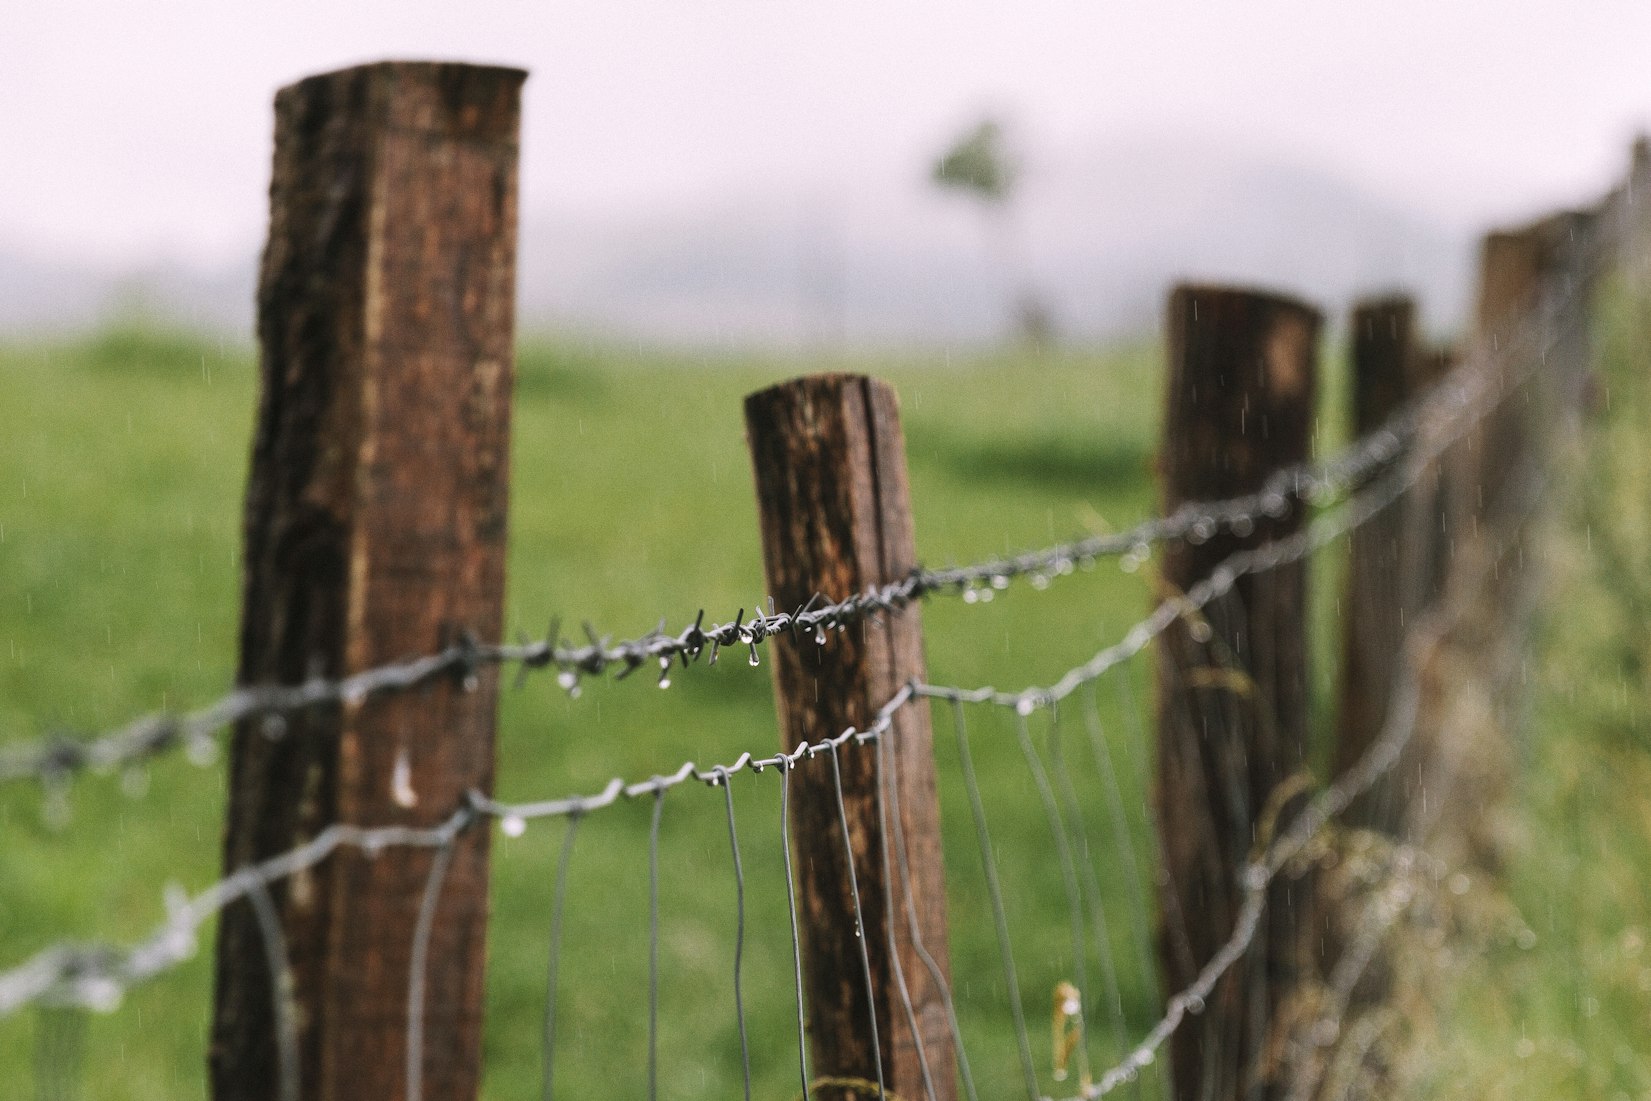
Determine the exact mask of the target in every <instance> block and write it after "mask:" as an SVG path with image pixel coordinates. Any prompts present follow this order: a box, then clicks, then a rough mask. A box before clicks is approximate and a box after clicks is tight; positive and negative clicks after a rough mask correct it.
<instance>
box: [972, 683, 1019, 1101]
mask: <svg viewBox="0 0 1651 1101" xmlns="http://www.w3.org/2000/svg"><path fill="white" fill-rule="evenodd" d="M952 722H953V730H954V732H955V733H956V736H957V759H958V765H959V768H960V769H961V771H962V773H963V787H964V790H966V791H967V792H968V795H969V814H970V815H971V816H972V817H973V819H974V823H975V839H976V841H977V842H979V846H980V866H981V872H982V874H983V876H984V877H985V880H986V893H987V896H988V897H989V899H990V900H991V904H992V927H993V929H994V930H995V931H996V933H997V944H998V955H999V957H1000V958H1001V960H1002V963H1003V979H1004V982H1005V983H1006V984H1007V985H1008V995H1009V1010H1010V1013H1011V1015H1012V1016H1013V1019H1014V1022H1015V1042H1016V1043H1017V1044H1018V1045H1019V1050H1020V1068H1021V1073H1022V1074H1023V1075H1024V1076H1025V1079H1026V1082H1025V1084H1026V1096H1027V1098H1028V1101H1039V1097H1040V1094H1039V1091H1038V1072H1037V1070H1036V1069H1035V1068H1034V1067H1033V1065H1032V1043H1031V1039H1030V1037H1029V1036H1028V1035H1027V1032H1026V1010H1025V1007H1023V1006H1022V1005H1021V998H1020V979H1019V978H1018V977H1017V976H1016V974H1015V952H1014V946H1013V944H1011V942H1010V940H1009V915H1008V914H1007V913H1006V912H1005V910H1004V907H1003V886H1002V884H1001V883H999V882H998V874H997V858H996V857H994V856H993V855H992V833H991V830H990V829H989V828H988V827H987V825H986V806H985V804H984V803H983V802H982V801H981V798H980V781H979V779H978V778H977V777H976V776H975V764H974V758H973V757H972V756H971V755H970V753H969V730H968V721H967V720H966V719H965V718H964V716H963V706H962V704H961V702H960V701H956V700H954V701H953V702H952Z"/></svg>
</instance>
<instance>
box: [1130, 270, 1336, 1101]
mask: <svg viewBox="0 0 1651 1101" xmlns="http://www.w3.org/2000/svg"><path fill="white" fill-rule="evenodd" d="M1319 324H1320V322H1319V315H1318V313H1317V312H1316V311H1315V310H1313V309H1312V308H1311V307H1309V306H1307V305H1304V304H1302V303H1300V302H1296V301H1293V300H1291V299H1287V298H1281V297H1276V296H1273V295H1267V294H1258V293H1252V292H1247V291H1239V290H1230V289H1226V288H1220V287H1189V286H1182V287H1178V288H1176V289H1175V290H1174V291H1173V292H1172V293H1171V295H1170V300H1169V318H1168V334H1167V337H1168V348H1169V370H1168V387H1167V402H1166V407H1165V420H1164V443H1163V451H1162V455H1161V458H1160V475H1161V479H1162V493H1163V509H1164V512H1165V513H1166V514H1167V513H1169V512H1172V511H1173V510H1174V509H1176V508H1177V507H1178V506H1180V505H1181V504H1183V503H1184V502H1188V501H1213V500H1220V499H1223V498H1227V497H1233V496H1237V495H1240V494H1245V493H1252V492H1255V491H1257V490H1259V489H1260V488H1261V486H1262V484H1263V483H1264V482H1265V480H1266V479H1267V476H1268V475H1269V474H1271V473H1272V472H1273V471H1275V470H1277V469H1278V468H1280V467H1283V466H1288V465H1290V464H1292V463H1298V462H1301V461H1303V460H1305V459H1306V458H1307V454H1308V447H1309V439H1310V435H1311V424H1312V415H1313V396H1314V388H1315V375H1316V372H1317V359H1316V357H1317V344H1318V332H1319ZM1301 521H1302V511H1301V508H1300V507H1299V505H1297V504H1296V503H1295V502H1291V503H1290V504H1289V506H1288V507H1287V509H1286V510H1285V511H1284V512H1283V514H1282V515H1280V516H1276V517H1267V516H1263V517H1259V518H1257V519H1256V520H1255V522H1254V524H1253V525H1252V528H1251V530H1247V531H1244V530H1241V531H1237V532H1235V531H1233V530H1231V529H1226V530H1223V531H1220V532H1219V533H1217V534H1216V535H1214V536H1213V537H1212V538H1210V539H1208V540H1206V541H1204V542H1202V543H1193V542H1190V541H1187V542H1176V543H1172V544H1170V546H1169V547H1168V548H1167V550H1166V552H1165V556H1164V566H1163V571H1164V581H1165V582H1166V584H1167V585H1168V586H1169V587H1171V588H1172V589H1178V590H1183V591H1184V590H1186V589H1189V588H1191V587H1192V586H1193V585H1194V584H1195V583H1196V582H1198V581H1200V580H1201V579H1203V578H1205V577H1207V576H1208V575H1209V574H1210V573H1211V572H1212V571H1213V570H1214V568H1215V567H1216V566H1217V565H1218V564H1219V563H1221V562H1222V561H1223V560H1224V559H1226V558H1227V557H1228V556H1230V555H1231V554H1233V553H1235V552H1236V551H1238V550H1240V549H1242V548H1244V547H1247V546H1254V545H1257V544H1260V543H1265V542H1269V541H1271V540H1274V539H1278V538H1280V537H1283V536H1286V535H1288V534H1290V533H1291V532H1293V531H1295V530H1297V528H1298V527H1299V526H1300V524H1301ZM1306 595H1307V594H1306V568H1305V564H1304V563H1302V562H1296V563H1293V564H1289V565H1284V566H1279V567H1277V568H1274V569H1271V570H1267V571H1265V572H1262V573H1258V574H1255V575H1251V576H1248V577H1244V578H1242V579H1240V580H1239V582H1238V584H1237V586H1236V588H1235V589H1234V591H1233V592H1232V593H1230V594H1228V595H1227V596H1225V597H1221V598H1218V599H1217V600H1215V601H1214V602H1212V603H1211V604H1210V605H1209V606H1208V607H1206V608H1205V610H1204V612H1203V616H1202V619H1203V621H1205V622H1204V623H1198V622H1189V621H1188V620H1185V619H1183V620H1182V621H1180V622H1178V623H1177V624H1176V625H1175V626H1174V627H1172V628H1171V629H1170V630H1169V631H1168V632H1166V634H1165V635H1164V637H1163V638H1162V640H1161V641H1160V645H1159V648H1158V747H1157V752H1158V765H1157V769H1158V781H1157V791H1156V799H1155V802H1156V807H1155V809H1156V812H1157V818H1158V831H1159V835H1160V837H1161V839H1162V850H1163V854H1164V860H1165V868H1164V875H1163V877H1162V879H1161V884H1162V885H1161V900H1162V907H1161V909H1162V918H1161V926H1160V930H1159V961H1160V973H1161V975H1162V980H1163V985H1164V989H1165V991H1166V993H1172V992H1175V991H1178V990H1181V989H1182V988H1184V987H1186V986H1187V985H1188V984H1190V983H1191V982H1192V980H1193V978H1194V977H1195V976H1196V974H1197V972H1198V970H1199V969H1200V968H1201V967H1203V965H1204V964H1205V963H1207V962H1208V961H1209V959H1210V958H1211V957H1212V956H1213V955H1214V954H1215V952H1216V950H1217V949H1218V948H1219V947H1220V946H1221V945H1222V944H1223V943H1224V942H1225V941H1226V940H1227V938H1228V937H1230V936H1231V935H1232V932H1233V929H1234V927H1235V923H1236V920H1237V917H1238V910H1239V906H1240V904H1241V901H1242V888H1241V886H1240V871H1241V870H1242V869H1243V868H1244V866H1245V865H1246V863H1247V861H1248V860H1249V858H1250V856H1251V854H1252V852H1253V851H1254V850H1255V849H1256V848H1257V846H1258V845H1262V844H1265V843H1266V841H1267V839H1268V835H1269V833H1270V829H1271V823H1273V822H1275V821H1278V822H1282V821H1287V820H1288V817H1289V815H1288V813H1287V811H1288V810H1289V809H1291V808H1288V807H1283V806H1279V805H1278V801H1279V799H1280V798H1281V789H1282V785H1284V784H1285V783H1286V781H1288V780H1290V779H1291V777H1292V776H1294V775H1295V774H1296V773H1297V772H1298V771H1300V769H1301V768H1302V766H1303V762H1304V761H1305V757H1306V734H1307V674H1306V669H1307V652H1306V651H1307V647H1306V639H1305V614H1306ZM1206 624H1207V627H1208V629H1209V631H1210V634H1209V635H1208V636H1204V635H1203V629H1202V628H1203V627H1204V626H1205V625H1206ZM1309 897H1310V889H1309V887H1308V886H1307V885H1305V884H1301V883H1299V882H1297V883H1291V882H1289V881H1288V879H1287V877H1281V878H1280V879H1279V880H1278V881H1276V882H1275V883H1274V885H1273V886H1272V888H1271V894H1270V896H1269V904H1268V907H1267V910H1266V915H1265V917H1264V919H1263V920H1264V928H1263V929H1262V930H1261V932H1260V934H1259V935H1258V936H1257V939H1256V943H1255V945H1254V946H1253V947H1252V949H1251V954H1250V957H1249V961H1250V962H1248V963H1246V964H1244V965H1241V966H1238V967H1235V968H1234V969H1233V970H1232V971H1230V972H1229V973H1228V975H1227V976H1226V978H1224V979H1223V980H1222V981H1221V983H1220V984H1219V985H1218V986H1217V987H1216V988H1215V990H1214V993H1213V996H1212V997H1211V998H1210V999H1209V1000H1208V1003H1207V1007H1206V1009H1205V1012H1204V1013H1203V1014H1202V1015H1199V1016H1196V1017H1192V1018H1190V1019H1188V1020H1187V1021H1186V1022H1185V1024H1183V1026H1182V1027H1181V1029H1180V1030H1179V1031H1178V1032H1177V1033H1176V1034H1175V1036H1174V1037H1173V1039H1172V1040H1171V1043H1170V1046H1171V1053H1170V1054H1171V1060H1172V1062H1171V1075H1172V1079H1173V1083H1174V1093H1175V1096H1176V1097H1178V1098H1182V1099H1186V1101H1193V1099H1215V1101H1229V1099H1234V1098H1239V1097H1251V1096H1255V1093H1254V1092H1252V1091H1253V1089H1254V1088H1256V1086H1257V1083H1264V1084H1265V1086H1264V1088H1263V1095H1264V1096H1271V1095H1273V1094H1275V1093H1276V1092H1277V1091H1276V1089H1275V1088H1273V1087H1272V1085H1271V1084H1270V1082H1268V1079H1269V1078H1270V1074H1269V1072H1268V1071H1267V1069H1266V1068H1265V1067H1264V1066H1263V1065H1262V1064H1263V1061H1264V1060H1263V1049H1264V1048H1265V1046H1266V1044H1267V1042H1268V1038H1269V1035H1268V1034H1269V1028H1270V1026H1271V1024H1272V1022H1273V1021H1274V1020H1275V1019H1276V1016H1277V1010H1278V1008H1279V1006H1280V1004H1281V1002H1282V1001H1283V1000H1284V999H1285V998H1286V997H1287V996H1288V995H1289V994H1290V992H1291V990H1292V988H1293V987H1294V985H1295V983H1296V981H1297V977H1298V973H1299V970H1300V967H1301V962H1302V961H1301V956H1302V951H1303V930H1302V924H1303V923H1302V917H1301V911H1302V909H1303V907H1302V905H1301V903H1302V902H1304V901H1305V900H1307V899H1308V898H1309Z"/></svg>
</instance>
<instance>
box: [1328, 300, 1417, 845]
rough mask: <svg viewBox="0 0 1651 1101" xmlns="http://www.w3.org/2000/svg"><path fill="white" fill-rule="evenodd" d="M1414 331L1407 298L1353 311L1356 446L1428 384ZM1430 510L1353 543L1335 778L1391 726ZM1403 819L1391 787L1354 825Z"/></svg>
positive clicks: (1366, 532) (1365, 529)
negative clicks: (1424, 519)
mask: <svg viewBox="0 0 1651 1101" xmlns="http://www.w3.org/2000/svg"><path fill="white" fill-rule="evenodd" d="M1415 327H1416V306H1415V303H1414V302H1412V301H1411V300H1410V299H1409V298H1407V297H1403V296H1394V297H1388V298H1378V299H1373V300H1370V301H1366V302H1361V303H1359V304H1358V305H1357V306H1355V307H1354V310H1353V322H1352V332H1351V334H1350V335H1351V340H1352V367H1353V417H1352V421H1353V424H1352V428H1353V437H1354V438H1355V439H1362V438H1364V437H1365V436H1366V435H1368V434H1369V433H1372V432H1374V431H1376V430H1377V429H1379V428H1380V427H1381V426H1382V425H1383V424H1384V423H1386V422H1387V420H1388V419H1389V418H1390V417H1392V416H1393V415H1394V414H1395V413H1397V412H1398V411H1399V410H1400V409H1401V408H1402V407H1403V406H1404V405H1405V404H1406V403H1407V402H1409V401H1410V400H1411V399H1412V398H1413V397H1416V396H1417V395H1418V394H1419V393H1420V392H1421V390H1422V388H1423V387H1424V386H1425V385H1426V381H1427V380H1426V378H1425V377H1424V376H1425V375H1426V374H1427V369H1426V368H1427V365H1428V364H1429V358H1428V357H1426V356H1424V355H1423V354H1422V353H1421V350H1420V348H1419V347H1418V344H1417V341H1416V335H1415ZM1395 462H1396V463H1402V462H1404V459H1403V457H1402V456H1401V457H1400V458H1398V459H1396V460H1395ZM1417 489H1418V490H1420V487H1419V486H1418V487H1417ZM1430 503H1431V502H1422V501H1418V500H1416V499H1415V498H1413V497H1412V496H1411V495H1409V494H1407V495H1406V496H1405V497H1404V498H1401V499H1400V500H1399V501H1395V502H1394V503H1393V504H1392V505H1391V506H1389V507H1388V508H1386V509H1384V510H1382V512H1380V513H1378V514H1377V515H1375V516H1372V517H1371V518H1370V519H1369V520H1368V521H1367V522H1366V523H1365V524H1364V525H1362V526H1361V527H1359V528H1358V529H1357V530H1355V531H1354V532H1353V533H1352V535H1351V537H1350V546H1349V551H1348V558H1347V589H1346V597H1345V599H1344V602H1343V604H1342V608H1341V615H1340V617H1339V618H1340V628H1341V634H1342V653H1341V683H1340V689H1339V690H1340V700H1339V704H1338V707H1337V715H1336V725H1335V758H1334V770H1335V773H1336V775H1338V776H1339V775H1341V774H1342V773H1344V772H1346V771H1347V770H1348V769H1350V768H1352V767H1353V765H1355V764H1356V763H1357V762H1358V761H1359V759H1360V758H1362V757H1363V756H1364V755H1365V753H1366V752H1368V751H1369V749H1370V747H1371V745H1372V744H1373V743H1374V742H1375V741H1376V739H1377V738H1378V737H1380V736H1381V733H1382V728H1383V726H1384V725H1385V724H1386V722H1387V711H1388V703H1389V701H1390V699H1391V697H1392V693H1393V686H1394V684H1395V683H1396V682H1397V677H1398V674H1399V672H1400V662H1401V661H1402V660H1403V655H1402V652H1403V650H1404V637H1405V631H1406V628H1407V627H1408V626H1409V625H1410V623H1412V622H1414V620H1415V617H1416V616H1417V615H1418V614H1420V611H1421V608H1422V605H1423V603H1424V601H1425V599H1426V594H1425V592H1424V591H1423V589H1422V585H1423V581H1424V576H1425V572H1424V571H1425V569H1426V567H1427V563H1426V562H1425V561H1422V559H1424V558H1430V557H1431V551H1432V548H1433V547H1434V545H1435V542H1434V540H1433V539H1431V538H1430V536H1431V532H1419V531H1417V530H1416V528H1417V527H1418V526H1419V525H1416V524H1413V523H1412V521H1411V518H1410V516H1409V515H1408V513H1409V512H1410V510H1411V509H1412V508H1416V507H1421V508H1426V507H1427V505H1428V504H1430ZM1417 537H1419V538H1417ZM1413 538H1417V541H1416V542H1412V539H1413ZM1398 812H1399V808H1398V805H1397V802H1396V799H1395V792H1394V790H1393V788H1392V786H1391V785H1390V784H1385V783H1384V784H1378V785H1377V786H1376V787H1375V788H1373V789H1372V790H1371V791H1369V792H1367V793H1366V795H1365V796H1364V797H1361V798H1360V799H1359V800H1357V801H1356V802H1355V804H1354V806H1353V807H1352V808H1350V810H1349V812H1348V820H1349V821H1350V822H1353V823H1355V824H1357V825H1362V826H1368V827H1371V828H1375V829H1380V830H1383V831H1384V832H1387V833H1390V834H1391V833H1395V832H1396V831H1397V823H1396V821H1395V818H1396V816H1397V814H1398Z"/></svg>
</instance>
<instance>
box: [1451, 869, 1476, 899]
mask: <svg viewBox="0 0 1651 1101" xmlns="http://www.w3.org/2000/svg"><path fill="white" fill-rule="evenodd" d="M1472 885H1473V883H1472V880H1470V879H1468V876H1467V873H1466V872H1457V873H1456V874H1455V875H1453V876H1451V877H1450V893H1451V894H1453V895H1465V894H1467V893H1468V888H1469V887H1470V886H1472Z"/></svg>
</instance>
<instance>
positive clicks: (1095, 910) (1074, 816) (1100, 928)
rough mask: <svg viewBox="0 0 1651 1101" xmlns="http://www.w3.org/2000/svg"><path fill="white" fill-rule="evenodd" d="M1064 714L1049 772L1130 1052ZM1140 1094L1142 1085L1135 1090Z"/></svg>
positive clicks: (1112, 1007)
mask: <svg viewBox="0 0 1651 1101" xmlns="http://www.w3.org/2000/svg"><path fill="white" fill-rule="evenodd" d="M1061 715H1062V711H1061V709H1060V708H1059V707H1054V708H1051V709H1050V712H1049V770H1050V772H1051V773H1053V775H1054V777H1055V783H1056V786H1057V788H1058V789H1059V791H1060V794H1061V797H1062V800H1063V801H1064V802H1065V804H1066V820H1067V822H1068V824H1069V826H1068V828H1069V829H1070V830H1071V831H1072V835H1073V840H1074V841H1075V842H1076V844H1077V849H1078V852H1077V857H1078V860H1077V863H1078V867H1079V868H1080V869H1082V877H1081V882H1082V886H1083V887H1084V888H1085V889H1086V891H1087V893H1088V895H1089V910H1090V914H1091V917H1092V919H1093V920H1094V922H1095V943H1096V945H1097V952H1096V955H1097V957H1098V958H1099V960H1100V964H1101V982H1102V984H1103V985H1104V986H1105V987H1106V1000H1107V1007H1108V1012H1107V1016H1108V1017H1109V1018H1110V1019H1111V1022H1112V1038H1113V1044H1114V1046H1115V1047H1116V1049H1117V1051H1118V1052H1119V1053H1120V1054H1121V1053H1123V1052H1124V1051H1126V1050H1128V1046H1129V1040H1128V1026H1127V1024H1126V1023H1125V1021H1124V997H1123V990H1122V988H1121V987H1120V986H1119V985H1118V965H1117V962H1116V961H1115V960H1113V958H1112V930H1111V927H1110V924H1109V923H1108V921H1107V917H1106V905H1105V895H1104V893H1103V892H1102V891H1101V881H1100V878H1099V876H1098V875H1097V874H1096V871H1095V856H1094V851H1093V850H1092V849H1091V848H1090V845H1089V825H1088V823H1087V821H1085V819H1084V813H1083V801H1082V800H1081V799H1079V798H1078V789H1077V787H1076V786H1075V785H1074V784H1073V782H1072V770H1071V769H1070V768H1068V767H1067V764H1066V747H1065V744H1064V739H1063V738H1062V737H1061V734H1062V729H1061ZM1136 1091H1137V1093H1139V1085H1138V1084H1137V1087H1136Z"/></svg>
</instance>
